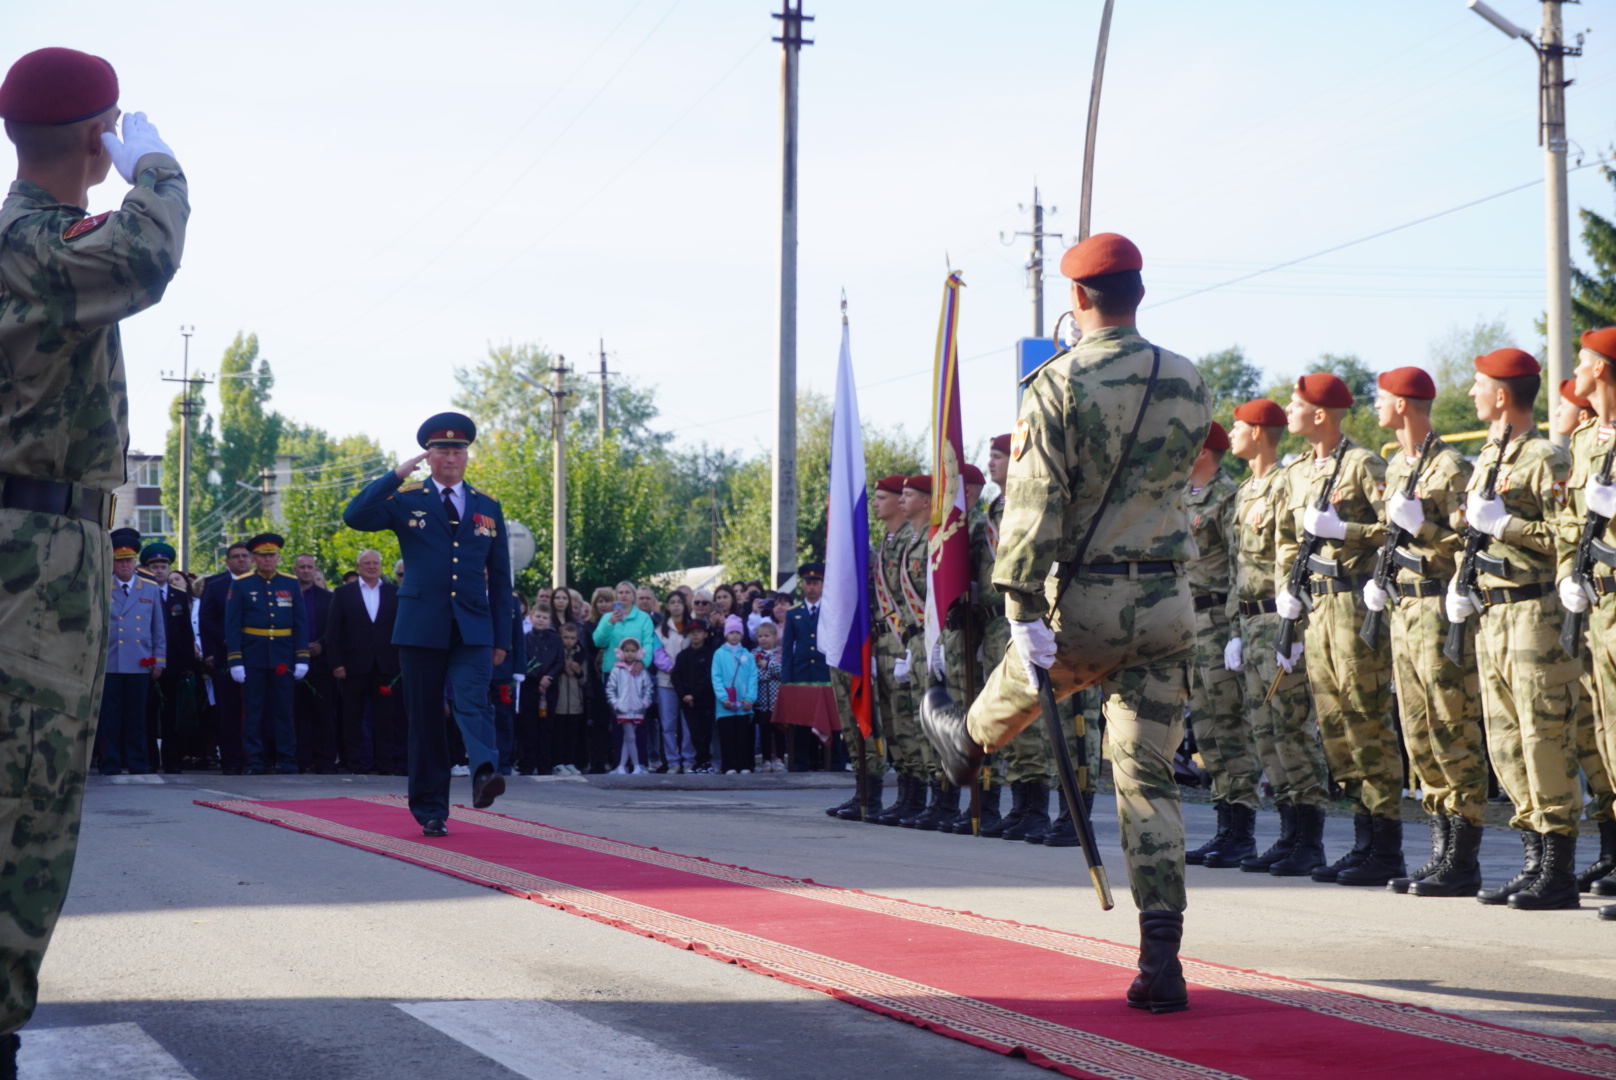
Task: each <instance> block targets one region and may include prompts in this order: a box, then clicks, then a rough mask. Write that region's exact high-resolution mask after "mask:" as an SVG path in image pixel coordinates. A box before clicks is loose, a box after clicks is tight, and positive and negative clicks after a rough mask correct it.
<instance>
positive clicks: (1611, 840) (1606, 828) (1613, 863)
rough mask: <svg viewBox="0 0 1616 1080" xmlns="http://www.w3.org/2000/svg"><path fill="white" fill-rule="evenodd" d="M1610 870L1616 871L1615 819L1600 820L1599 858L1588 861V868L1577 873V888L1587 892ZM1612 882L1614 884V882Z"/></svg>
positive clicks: (1609, 872) (1607, 874)
mask: <svg viewBox="0 0 1616 1080" xmlns="http://www.w3.org/2000/svg"><path fill="white" fill-rule="evenodd" d="M1612 871H1616V821H1601V822H1600V823H1599V858H1597V859H1595V860H1594V861H1593V862H1591V863H1589V864H1588V868H1587V869H1586V870H1584V871H1583V872H1582V873H1580V874H1578V875H1577V888H1578V889H1580V890H1581V891H1583V892H1588V891H1590V890H1591V889H1592V888H1593V884H1594V882H1596V881H1598V880H1599V879H1600V878H1603V877H1609V876H1610V874H1611V872H1612ZM1612 884H1613V885H1616V882H1613V883H1612Z"/></svg>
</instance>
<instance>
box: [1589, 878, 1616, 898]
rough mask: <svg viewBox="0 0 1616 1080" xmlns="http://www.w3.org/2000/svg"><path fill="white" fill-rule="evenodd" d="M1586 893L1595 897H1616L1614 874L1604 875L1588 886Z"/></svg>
mask: <svg viewBox="0 0 1616 1080" xmlns="http://www.w3.org/2000/svg"><path fill="white" fill-rule="evenodd" d="M1588 891H1589V892H1591V893H1593V894H1594V895H1595V896H1616V873H1610V874H1606V875H1605V876H1604V877H1602V878H1600V879H1599V880H1598V881H1596V882H1594V883H1593V884H1592V885H1590V886H1588Z"/></svg>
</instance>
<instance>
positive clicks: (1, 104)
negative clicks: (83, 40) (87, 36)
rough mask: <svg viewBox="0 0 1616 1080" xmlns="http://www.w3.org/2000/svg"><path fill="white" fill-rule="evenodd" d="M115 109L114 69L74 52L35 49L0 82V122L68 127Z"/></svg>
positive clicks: (115, 76) (13, 65)
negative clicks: (0, 119)
mask: <svg viewBox="0 0 1616 1080" xmlns="http://www.w3.org/2000/svg"><path fill="white" fill-rule="evenodd" d="M116 104H118V76H117V73H116V72H114V71H113V70H112V65H111V64H109V63H107V62H106V61H105V60H103V59H101V58H100V57H99V56H91V55H90V54H89V53H83V52H79V51H78V50H77V49H57V48H51V49H35V50H34V51H33V52H31V53H29V54H28V55H26V56H24V57H22V58H21V59H20V60H18V61H17V62H16V63H15V64H12V65H11V70H10V71H8V72H6V80H5V82H3V83H0V118H3V119H6V120H14V121H16V122H17V123H19V124H72V123H76V122H78V121H80V120H88V119H89V118H90V117H92V116H97V115H99V114H101V113H104V112H106V111H107V110H108V109H110V108H112V106H114V105H116Z"/></svg>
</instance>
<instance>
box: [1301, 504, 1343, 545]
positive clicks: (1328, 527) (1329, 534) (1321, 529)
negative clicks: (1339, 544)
mask: <svg viewBox="0 0 1616 1080" xmlns="http://www.w3.org/2000/svg"><path fill="white" fill-rule="evenodd" d="M1302 528H1304V529H1306V530H1307V531H1308V532H1310V533H1312V534H1313V535H1314V536H1318V537H1322V538H1323V539H1325V540H1345V539H1346V538H1347V523H1346V522H1345V521H1342V520H1341V515H1340V514H1337V513H1336V512H1335V507H1334V506H1326V507H1325V508H1324V509H1323V510H1320V509H1318V508H1317V507H1315V506H1309V507H1308V508H1307V510H1306V512H1304V513H1303V514H1302Z"/></svg>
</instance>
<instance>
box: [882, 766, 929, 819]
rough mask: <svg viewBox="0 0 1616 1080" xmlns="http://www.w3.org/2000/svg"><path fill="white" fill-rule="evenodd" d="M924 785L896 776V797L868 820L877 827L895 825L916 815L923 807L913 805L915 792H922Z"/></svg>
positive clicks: (900, 774) (912, 779)
mask: <svg viewBox="0 0 1616 1080" xmlns="http://www.w3.org/2000/svg"><path fill="white" fill-rule="evenodd" d="M925 790H926V789H925V785H923V784H921V782H920V781H918V780H916V779H915V778H914V777H912V776H906V775H904V774H903V773H899V774H898V797H897V799H896V800H895V801H894V802H893V804H892V805H891V806H889V807H887V808H886V809H885V810H882V811H881V812H880V813H879V814H877V815H875V817H873V818H871V819H870V820H871V821H873V822H875V823H876V824H877V825H897V824H899V823H900V822H901V821H903V819H904V818H906V817H911V816H913V815H914V814H918V813H919V812H920V810H921V809H922V808H923V807H917V806H916V805H915V793H916V791H921V792H924V791H925Z"/></svg>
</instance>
